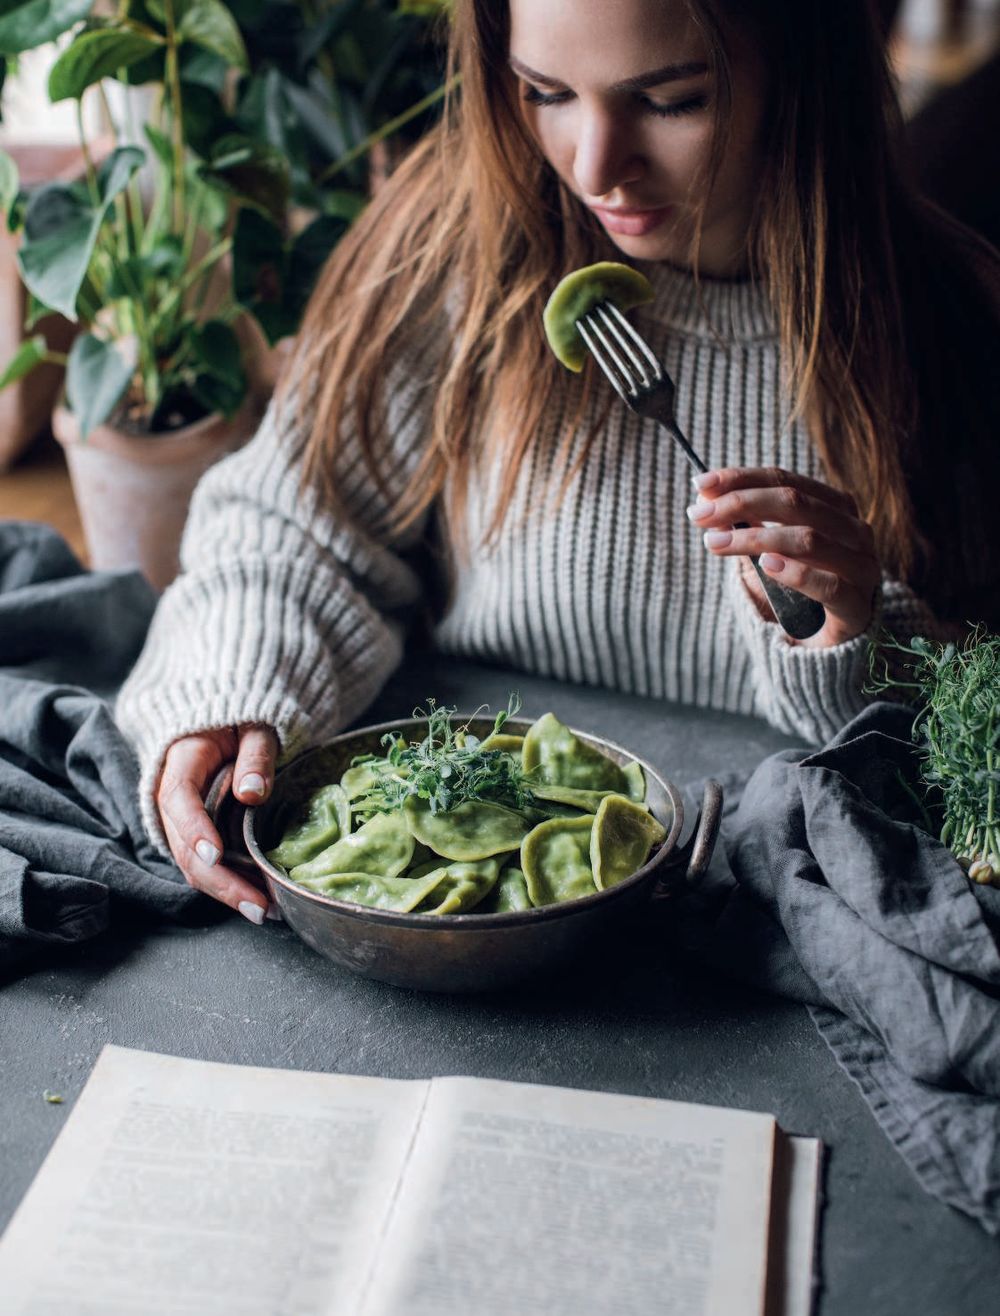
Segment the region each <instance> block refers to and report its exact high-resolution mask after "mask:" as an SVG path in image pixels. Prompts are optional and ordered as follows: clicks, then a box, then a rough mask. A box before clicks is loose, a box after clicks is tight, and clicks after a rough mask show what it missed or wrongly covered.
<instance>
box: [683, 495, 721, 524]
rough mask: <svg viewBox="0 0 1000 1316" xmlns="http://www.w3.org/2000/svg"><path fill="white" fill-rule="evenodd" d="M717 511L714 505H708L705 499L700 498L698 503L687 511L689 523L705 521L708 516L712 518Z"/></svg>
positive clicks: (693, 504)
mask: <svg viewBox="0 0 1000 1316" xmlns="http://www.w3.org/2000/svg"><path fill="white" fill-rule="evenodd" d="M714 511H715V504H714V503H706V502H705V500H704V499H703V498H699V499H698V501H697V502H696V503H692V504H691V506H690V507H689V508H688V509H687V514H688V520H689V521H704V520H705V518H706V517H707V516H711V515H712V514H713V512H714Z"/></svg>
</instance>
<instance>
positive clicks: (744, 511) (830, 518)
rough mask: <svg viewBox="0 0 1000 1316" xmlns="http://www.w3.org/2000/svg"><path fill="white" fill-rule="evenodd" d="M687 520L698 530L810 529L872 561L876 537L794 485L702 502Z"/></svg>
mask: <svg viewBox="0 0 1000 1316" xmlns="http://www.w3.org/2000/svg"><path fill="white" fill-rule="evenodd" d="M688 518H689V520H690V521H691V523H692V525H696V526H698V527H699V528H703V529H708V528H709V527H716V526H717V527H723V526H725V527H729V526H734V525H739V524H740V523H745V524H750V525H760V524H761V523H762V522H765V521H770V522H776V523H777V524H779V525H782V526H806V527H813V528H815V529H816V530H817V531H819V532H820V533H821V534H823V535H825V536H826V537H827V538H828V539H831V540H839V541H840V542H841V543H843V544H845V545H847V546H848V547H849V548H851V549H853V550H855V551H856V552H858V553H863V554H868V555H870V556H872V557H874V553H875V536H874V532H873V531H872V528H871V526H870V525H869V524H868V523H867V521H861V520H859V519H858V518H857V517H856V516H852V515H850V514H849V513H847V512H845V511H843V510H842V509H840V508H838V507H833V506H832V505H831V504H830V503H826V502H823V501H822V500H821V499H818V498H815V497H813V495H812V494H810V493H806V492H805V491H804V490H802V489H799V488H798V487H796V486H795V485H774V486H769V487H767V488H761V487H757V488H752V489H741V490H737V491H734V492H732V493H726V494H720V495H719V497H718V498H713V499H711V500H709V499H703V498H699V499H698V501H697V502H696V503H694V504H692V506H691V507H689V508H688Z"/></svg>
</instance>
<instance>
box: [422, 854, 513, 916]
mask: <svg viewBox="0 0 1000 1316" xmlns="http://www.w3.org/2000/svg"><path fill="white" fill-rule="evenodd" d="M430 871H431V873H434V872H437V873H438V874H439V880H438V882H437V884H436V885H435V886H434V888H433V890H432V891H431V892H430V893H429V894H428V895H427V896H425V897H424V899H423V900H422V901H421V902H420V904H419V905H417V906H416V910H417V913H418V914H465V913H468V911H469V910H470V909H478V907H479V903H480V901H481V900H483V898H484V897H485V896H487V895H489V893H490V891H491V890H492V888H493V887H494V886H495V885H496V880H497V875H498V873H499V872H500V860H499V859H480V860H478V861H476V862H475V863H463V862H462V861H461V860H458V861H456V862H455V863H451V864H447V865H444V866H442V865H441V864H440V863H439V864H438V866H437V868H436V869H435V868H432V869H431V870H430ZM426 876H427V874H422V876H421V877H420V878H418V879H417V880H423V878H424V877H426Z"/></svg>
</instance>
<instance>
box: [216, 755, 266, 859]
mask: <svg viewBox="0 0 1000 1316" xmlns="http://www.w3.org/2000/svg"><path fill="white" fill-rule="evenodd" d="M235 770H236V764H235V763H227V764H226V765H225V767H222V768H220V769H219V771H218V772H217V773H216V774H215V776H214V777H213V778H212V784H211V786H209V788H208V794H207V795H206V796H205V812H206V813H207V814H208V816H209V817H210V818H211V820H212V822H213V823H214V824H215V826H216V828H217V830H218V833H219V835H220V836H221V837H222V846H223V849H222V862H223V863H224V864H225V865H226V867H227V868H232V869H235V871H236V872H237V873H245V874H246V875H247V876H248V877H254V878H257V879H258V880H259V878H260V869H259V868H258V867H257V865H256V864H255V863H254V861H253V859H251V857H250V852H249V851H248V850H247V848H246V846H245V845H244V843H243V815H244V814H245V813H246V805H244V804H241V803H240V802H239V800H238V799H236V797H235V796H234V795H233V792H232V785H233V773H234V772H235Z"/></svg>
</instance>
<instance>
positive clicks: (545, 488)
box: [118, 0, 1000, 922]
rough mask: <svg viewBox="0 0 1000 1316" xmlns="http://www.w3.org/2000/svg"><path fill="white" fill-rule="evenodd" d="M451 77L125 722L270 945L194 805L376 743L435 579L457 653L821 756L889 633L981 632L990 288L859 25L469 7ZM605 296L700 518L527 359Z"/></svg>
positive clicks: (181, 855) (575, 385)
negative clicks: (366, 723) (644, 282)
mask: <svg viewBox="0 0 1000 1316" xmlns="http://www.w3.org/2000/svg"><path fill="white" fill-rule="evenodd" d="M452 58H453V60H454V62H455V66H456V67H457V69H458V70H460V71H461V73H462V77H463V83H462V92H461V99H460V103H456V104H452V105H450V106H449V108H448V111H447V114H446V116H445V119H444V122H443V124H442V126H441V127H440V128H439V130H438V131H436V132H435V133H434V134H432V135H431V137H430V138H429V139H428V140H427V141H425V142H424V143H423V144H422V145H421V146H420V147H419V148H418V149H417V150H416V151H415V152H414V153H413V154H412V156H411V157H410V159H409V160H408V161H407V162H406V163H405V164H404V165H403V166H402V167H401V168H400V169H399V170H398V172H397V173H396V175H395V176H394V177H393V179H392V180H391V181H390V183H389V184H388V185H387V186H386V188H385V189H384V190H383V191H382V192H381V193H380V195H379V197H378V199H377V200H376V201H375V202H373V203H372V205H371V206H370V207H369V209H368V211H367V213H366V215H365V216H363V217H362V219H361V220H360V221H359V222H358V223H357V224H356V225H355V227H354V229H353V230H352V232H351V233H350V234H349V236H348V237H347V238H346V239H345V240H344V242H343V243H342V244H341V246H340V247H339V248H338V250H337V252H336V253H335V254H334V256H333V258H332V259H331V261H330V263H329V265H328V266H327V268H326V270H325V271H324V273H323V276H322V279H321V281H320V284H319V286H318V288H317V290H316V292H315V294H314V297H313V300H312V303H311V305H310V309H309V312H308V314H307V316H306V320H305V323H304V326H303V329H302V332H301V334H300V337H299V343H298V349H297V356H296V358H295V361H294V362H293V366H292V369H291V370H290V372H289V376H288V379H287V380H286V381H285V383H284V385H283V387H282V388H281V389H280V390H279V393H278V395H277V396H276V398H275V399H274V401H273V402H272V405H271V408H270V409H269V412H268V415H267V417H266V418H265V420H264V422H263V425H262V427H261V430H260V432H259V433H258V435H257V436H256V438H255V439H254V440H253V442H251V443H250V444H249V445H248V446H247V447H246V448H245V449H244V450H243V451H241V452H240V453H238V454H235V455H234V456H232V457H230V458H229V459H227V460H226V461H224V462H223V463H221V464H220V465H219V466H217V467H216V468H215V469H214V470H212V471H211V472H210V473H209V474H208V476H207V477H206V478H205V480H204V481H203V482H202V484H201V485H200V487H199V490H198V492H197V494H196V497H195V500H194V503H193V506H192V511H191V518H190V521H189V525H188V529H187V532H186V535H185V542H184V548H183V563H184V567H185V572H184V574H183V575H182V576H181V578H180V579H179V580H178V581H177V582H176V583H175V584H174V585H173V586H172V587H171V588H170V590H168V591H167V593H166V594H165V596H164V598H163V601H162V603H161V605H160V608H159V610H158V613H157V616H156V618H155V620H154V624H153V627H152V630H151V632H150V637H149V641H148V644H147V647H146V650H145V652H144V654H143V656H142V658H141V659H140V662H139V664H138V665H137V668H136V670H135V672H134V673H133V675H132V676H131V678H130V680H129V682H128V684H127V685H126V687H125V689H124V690H123V692H122V695H121V699H120V703H119V706H118V718H119V721H120V724H121V726H122V727H123V729H124V730H125V732H126V734H128V735H129V736H130V737H131V739H132V740H133V741H134V743H135V745H136V747H137V750H138V752H139V755H140V759H141V762H142V791H143V797H144V807H145V809H146V817H147V822H148V826H149V828H150V831H151V833H152V834H153V835H155V836H156V837H157V838H158V839H159V840H160V842H161V844H162V843H164V842H165V843H166V844H167V845H169V847H170V849H171V851H172V852H173V855H174V857H175V859H176V860H177V862H178V864H179V865H180V867H181V868H182V870H183V871H184V873H185V874H186V876H187V878H188V880H189V881H190V882H191V883H192V884H193V885H195V886H197V887H199V888H201V889H202V890H205V891H207V892H209V893H210V894H212V895H213V896H215V897H217V898H218V899H220V900H222V901H224V902H225V903H227V904H229V905H231V906H233V907H234V908H238V909H240V911H241V912H242V913H243V914H244V915H245V916H246V917H248V918H250V919H251V920H252V921H254V922H260V921H261V920H262V918H263V917H264V915H265V912H266V908H267V900H266V897H265V896H263V895H262V894H261V893H260V892H259V891H258V890H256V888H254V887H253V886H252V885H251V884H249V883H248V882H246V881H244V880H243V879H242V878H240V877H239V876H238V875H237V874H235V873H233V872H231V871H229V870H227V869H226V868H225V867H224V866H223V865H221V864H220V863H219V857H220V855H219V849H220V842H219V838H218V835H217V833H216V832H215V829H214V828H213V827H212V825H211V823H210V822H209V820H208V818H207V816H206V814H205V811H204V808H203V805H202V799H203V795H204V791H205V788H206V785H207V783H208V781H209V780H210V779H211V777H212V775H213V774H214V772H215V771H216V769H217V768H218V767H219V766H220V765H221V764H222V763H224V762H226V761H229V760H232V759H235V760H236V777H235V781H236V786H235V791H236V794H237V796H238V798H240V799H241V800H243V801H244V802H247V803H254V802H259V801H260V799H262V798H264V797H266V795H267V793H268V791H269V789H270V786H271V783H272V781H273V775H274V769H275V764H276V761H277V756H278V754H279V753H280V754H281V756H283V757H288V756H291V755H293V754H295V753H297V752H299V751H300V750H301V749H303V748H304V747H305V746H306V744H307V743H309V742H315V741H319V740H322V739H324V738H327V737H329V736H330V735H331V734H333V733H335V732H336V731H337V730H338V729H340V728H341V727H342V726H343V725H344V724H345V723H346V722H348V721H349V720H351V719H353V718H355V717H356V716H358V715H359V714H360V713H361V712H362V711H363V710H364V708H365V707H366V706H367V704H368V703H369V702H370V701H371V700H372V698H373V697H374V696H375V694H376V692H377V691H378V689H379V687H380V686H381V684H382V683H383V681H384V680H385V678H386V677H387V676H388V674H389V673H390V672H391V670H392V669H393V667H394V666H395V664H396V663H397V662H398V661H399V658H400V654H401V645H402V637H403V633H404V629H405V626H406V623H407V620H408V618H409V617H410V616H411V615H412V613H413V610H414V609H415V608H416V607H417V606H418V604H419V602H420V600H421V597H422V594H423V586H424V585H425V583H426V582H425V581H423V580H422V579H421V577H420V574H419V573H418V571H417V569H416V566H415V564H414V560H413V555H414V553H416V552H417V550H419V549H420V547H421V545H426V544H427V543H428V542H429V541H431V540H432V539H434V540H435V541H436V542H438V543H439V544H440V545H441V546H443V549H444V550H445V551H444V557H445V558H446V561H447V565H448V567H449V569H450V575H451V581H450V600H449V607H448V609H447V611H446V613H445V615H444V617H443V620H440V621H439V624H438V625H437V629H436V636H437V641H438V644H439V645H440V647H442V648H443V649H444V650H446V651H450V652H453V653H456V654H474V655H482V656H488V657H490V658H493V659H495V660H500V661H505V662H509V663H511V664H512V665H515V666H520V667H524V668H529V669H533V670H537V671H540V672H545V673H551V674H553V675H556V676H559V677H564V678H566V679H570V680H585V681H590V682H595V683H602V684H607V685H612V686H617V687H619V688H623V689H629V690H634V691H637V692H640V693H648V694H651V695H655V696H661V697H662V696H665V697H668V698H672V699H681V700H685V701H689V702H695V703H699V704H705V705H711V706H715V707H722V708H728V709H733V710H737V711H743V712H751V711H755V712H759V713H762V714H764V715H765V716H766V717H768V718H769V719H770V720H771V721H772V722H773V723H774V724H775V725H777V726H779V727H782V728H784V729H785V730H788V731H791V732H793V733H795V734H798V735H800V736H805V737H808V738H811V739H815V740H820V739H823V738H825V737H826V736H828V735H829V734H831V733H832V732H833V731H834V730H835V729H836V728H837V727H838V726H840V725H841V724H842V723H843V722H845V721H846V720H847V719H848V718H849V717H850V716H851V715H852V714H853V713H854V712H855V711H857V709H858V708H859V707H860V706H861V704H862V702H863V698H864V696H863V693H862V686H863V683H864V678H865V674H866V654H867V650H868V642H869V639H870V637H871V635H872V634H873V632H874V631H875V629H876V628H877V627H878V626H879V625H880V624H881V623H884V624H885V625H886V626H888V627H890V628H891V629H892V630H893V631H895V632H897V633H899V634H907V633H912V632H913V631H914V630H919V631H922V632H924V633H927V632H928V631H930V632H934V631H935V629H936V628H939V627H942V626H944V625H946V624H949V623H951V624H962V623H967V622H975V621H979V620H985V621H987V622H988V623H991V624H993V625H996V624H997V622H996V612H997V604H998V599H1000V583H998V582H1000V568H998V562H997V557H998V555H997V553H996V551H995V549H994V548H993V546H992V542H991V541H992V535H993V532H992V528H991V525H990V522H991V517H990V515H988V513H987V509H986V507H985V505H984V504H985V500H984V499H983V498H982V497H981V496H980V492H981V490H984V489H987V490H988V489H990V488H993V487H995V484H994V483H991V479H990V477H991V476H992V477H993V480H994V481H995V479H996V477H997V476H1000V459H998V444H997V442H996V417H997V414H998V407H997V396H996V386H995V384H992V383H990V382H989V381H990V379H991V376H992V375H994V374H995V373H996V372H995V371H993V370H991V369H990V365H991V360H990V358H991V356H992V354H993V353H994V350H995V346H996V342H997V333H996V301H995V300H994V299H993V295H992V294H993V293H994V292H995V289H996V282H995V279H996V264H995V257H994V255H993V254H992V253H991V252H990V251H989V250H988V249H986V248H983V247H981V246H979V245H977V243H976V242H975V240H973V239H972V238H971V237H969V236H967V235H966V234H965V233H964V232H963V231H960V230H958V229H957V228H955V227H954V226H951V225H949V224H948V223H947V222H946V221H944V219H943V218H941V217H940V216H938V215H936V214H933V213H932V212H931V211H930V210H929V209H927V208H925V207H924V206H923V205H922V204H921V203H920V202H918V201H917V199H916V198H914V197H913V196H912V195H911V194H910V193H909V192H908V190H907V188H906V186H905V183H904V181H903V179H902V178H901V175H900V171H899V168H898V166H897V163H896V161H895V159H894V156H893V151H892V149H891V137H892V132H893V130H894V128H895V110H894V102H893V99H892V94H891V89H890V84H889V81H888V78H887V74H886V71H885V68H884V64H883V60H882V56H881V53H880V46H879V43H878V38H877V35H876V31H875V28H874V24H873V22H872V20H871V17H870V15H869V12H868V8H867V5H866V4H865V3H864V0H842V2H841V3H840V4H837V5H832V6H831V5H827V4H824V3H822V0H753V2H752V3H747V2H746V0H740V3H736V0H619V3H617V4H615V5H614V6H607V5H606V4H605V3H604V0H509V4H504V3H499V2H498V0H456V4H455V6H454V15H453V55H452ZM602 257H617V258H619V259H625V260H628V261H629V262H631V263H633V264H635V265H636V266H637V267H638V268H640V269H641V270H643V272H644V273H646V274H647V276H648V277H649V278H650V279H651V281H652V283H653V286H654V289H655V293H656V297H655V300H654V302H653V303H652V305H651V306H650V307H648V308H644V309H643V310H641V311H639V312H637V313H636V314H635V317H634V318H635V322H636V324H637V327H639V328H640V330H641V331H642V333H643V334H644V335H645V336H646V337H647V339H648V340H649V342H650V343H651V345H652V346H653V348H654V350H655V351H657V353H658V354H660V355H661V357H662V358H663V360H664V361H665V363H666V365H667V368H668V370H669V371H670V373H671V375H672V376H673V378H674V379H675V381H676V382H677V386H678V410H679V419H680V422H681V425H682V428H683V429H684V430H685V431H686V433H687V434H688V435H689V437H690V439H691V441H692V443H693V444H694V445H695V446H696V447H697V448H698V449H699V450H700V451H701V453H702V454H703V456H704V457H705V459H706V460H707V461H708V463H709V464H710V466H711V467H712V471H711V473H710V476H709V477H702V478H701V479H700V481H699V487H698V490H697V497H695V496H694V494H693V493H692V490H691V486H690V483H689V473H688V470H687V468H686V466H685V464H684V462H683V460H682V459H681V458H680V457H679V455H678V453H677V451H676V449H675V446H674V445H673V443H672V442H671V441H670V440H669V438H667V437H666V436H665V435H663V434H662V433H659V432H657V429H656V427H655V426H653V425H649V424H645V423H641V422H640V421H639V420H638V419H637V418H635V417H633V416H631V415H630V414H629V413H627V412H626V411H625V410H624V408H623V407H622V406H621V404H620V403H619V402H618V401H617V399H616V398H615V397H614V395H613V394H611V391H610V389H609V388H608V387H607V386H606V385H605V384H604V382H603V380H601V379H600V378H599V377H597V376H596V375H595V372H594V371H593V370H591V371H590V372H589V375H587V376H585V378H584V380H583V381H582V382H581V380H580V379H579V378H577V377H575V376H569V375H567V374H566V373H565V372H563V371H562V369H561V367H560V366H558V364H557V363H556V362H555V360H554V358H553V357H552V356H551V355H550V354H549V353H548V351H547V350H546V348H545V345H544V342H543V339H542V334H541V327H540V325H541V311H542V307H543V305H544V302H545V300H546V298H547V296H548V294H549V293H550V291H551V289H552V288H553V286H554V285H555V283H556V282H557V280H558V279H559V278H560V277H561V276H562V275H563V274H565V273H566V272H568V271H569V270H571V269H574V268H576V267H578V266H580V265H584V264H588V263H590V262H592V261H594V260H596V259H600V258H602ZM689 505H690V506H689ZM735 522H749V523H750V524H751V526H752V528H751V529H745V530H735V531H734V530H731V529H730V527H731V526H732V525H733V523H735ZM749 552H759V553H762V554H763V555H764V556H763V557H762V562H763V563H764V565H765V567H766V569H767V570H768V572H769V573H770V574H771V575H773V576H774V577H775V579H778V580H781V581H783V582H785V583H788V584H791V585H793V586H795V587H796V588H798V589H801V590H802V591H803V592H804V593H806V594H808V595H810V596H811V597H813V598H816V599H819V600H821V601H822V602H823V603H824V605H825V607H826V614H827V620H826V623H825V625H824V627H823V629H822V630H821V631H820V633H819V634H818V635H817V636H815V637H813V639H812V640H810V641H807V642H805V643H800V644H797V643H794V642H792V641H790V640H789V639H788V638H787V637H786V636H785V635H784V634H783V633H782V632H781V631H780V629H779V628H778V627H777V626H776V625H775V623H774V622H773V621H772V620H770V618H769V614H768V613H767V612H766V610H765V609H764V608H763V607H762V606H761V604H760V596H759V591H758V589H756V588H755V584H754V581H753V580H752V579H747V578H746V576H745V574H744V572H743V571H742V570H741V560H743V559H745V555H746V554H747V553H749ZM990 609H992V612H991V611H990ZM431 693H432V692H431Z"/></svg>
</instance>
